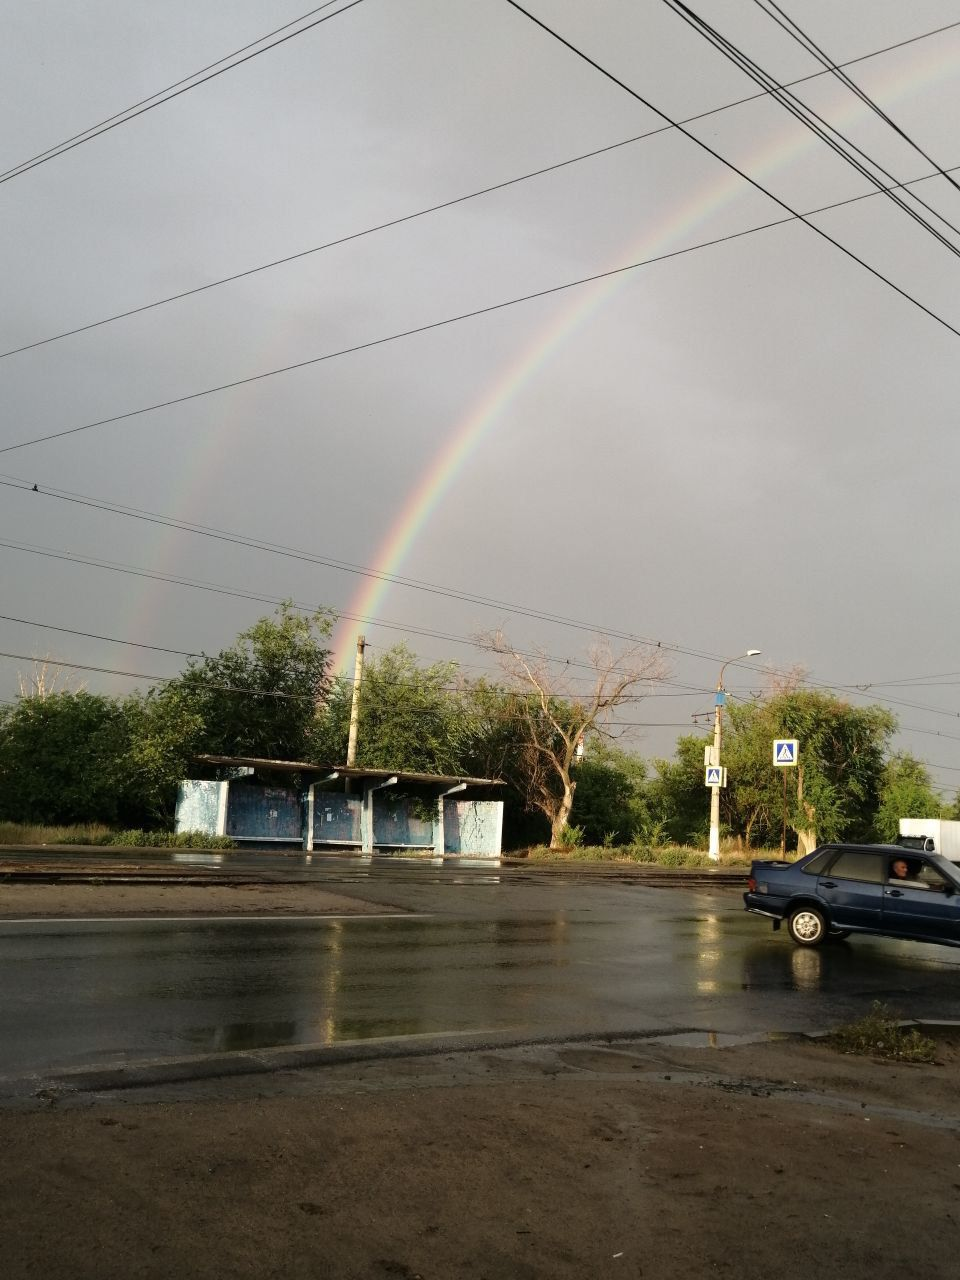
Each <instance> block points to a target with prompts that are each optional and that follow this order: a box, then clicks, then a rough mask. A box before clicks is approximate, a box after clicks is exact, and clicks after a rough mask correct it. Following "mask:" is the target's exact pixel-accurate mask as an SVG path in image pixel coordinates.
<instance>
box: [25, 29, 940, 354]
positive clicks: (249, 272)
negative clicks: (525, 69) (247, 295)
mask: <svg viewBox="0 0 960 1280" xmlns="http://www.w3.org/2000/svg"><path fill="white" fill-rule="evenodd" d="M950 26H960V22H958V23H951V24H950ZM947 29H948V28H944V27H940V28H938V29H937V30H936V31H932V32H925V33H924V34H923V35H919V36H914V37H912V38H911V40H910V41H904V42H902V43H915V42H916V41H918V40H925V39H927V38H929V37H930V36H933V35H940V34H941V33H942V32H943V31H944V30H947ZM900 47H901V45H900V44H896V45H888V46H886V48H884V49H878V50H875V51H874V52H872V53H867V54H862V55H861V56H860V57H858V58H854V59H851V61H850V62H848V63H845V64H843V65H844V66H853V65H854V64H855V63H858V62H863V61H866V60H868V59H870V58H875V57H879V56H880V55H882V54H885V53H889V52H890V51H891V50H893V49H898V48H900ZM826 74H828V73H827V72H826V71H817V72H814V73H813V74H812V75H809V76H803V77H801V78H800V79H799V80H792V81H790V82H789V85H788V87H789V86H794V85H798V84H804V83H806V82H807V81H809V80H816V79H819V78H820V77H821V76H824V75H826ZM767 96H768V95H767V94H766V93H765V92H764V93H757V94H750V95H749V96H748V97H745V98H739V99H737V101H735V102H729V103H726V104H725V105H723V106H721V107H713V108H711V109H710V110H709V111H701V112H699V113H698V114H697V115H694V116H688V117H686V118H685V119H684V120H682V121H681V123H682V124H695V123H696V122H697V121H700V120H706V119H707V118H708V117H710V116H714V115H719V114H720V113H721V112H724V111H731V110H733V109H734V108H735V107H739V106H743V105H744V104H746V103H749V102H756V101H757V100H758V99H760V98H765V97H767ZM672 127H673V126H672V125H660V126H658V127H657V128H656V129H650V130H647V131H646V132H644V133H639V134H635V135H634V136H633V137H631V138H624V139H623V140H622V141H620V142H613V143H610V144H609V145H607V146H604V147H598V148H596V149H594V150H593V151H585V152H583V153H582V154H580V155H578V156H572V157H571V158H570V159H568V160H561V161H559V162H558V163H556V164H550V165H545V166H543V167H542V168H539V169H533V170H531V171H530V172H528V173H524V174H521V175H520V176H518V177H515V178H508V179H506V180H505V181H503V182H497V183H494V184H492V185H491V186H487V187H481V188H479V189H478V190H476V191H471V192H469V193H467V194H466V195H462V196H456V197H454V198H453V199H450V200H443V201H441V202H440V203H439V204H433V205H430V206H428V207H427V208H424V209H418V210H416V211H415V212H414V213H407V214H403V215H401V216H400V217H396V218H390V219H388V220H387V221H386V222H380V223H377V224H376V225H374V226H372V227H366V228H364V229H363V230H361V231H355V232H352V233H350V234H349V235H345V236H339V237H338V238H337V239H335V240H328V241H326V242H324V243H323V244H319V245H314V246H312V247H311V248H309V249H303V250H300V251H299V252H297V253H291V254H287V255H286V256H285V257H282V258H274V259H273V260H272V261H270V262H262V263H260V264H259V265H257V266H255V267H249V268H247V269H246V270H243V271H237V272H234V273H233V274H232V275H228V276H223V277H221V278H220V279H219V280H211V281H208V282H207V283H206V284H202V285H197V286H195V287H193V288H190V289H183V290H181V291H180V292H178V293H173V294H170V295H168V296H167V297H165V298H158V299H155V300H154V301H152V302H146V303H143V304H141V305H139V306H136V307H130V308H128V309H127V310H126V311H118V312H115V313H114V314H113V315H109V316H104V317H102V318H101V319H99V320H93V321H90V322H89V323H88V324H82V325H77V326H76V327H75V328H72V329H65V330H63V331H62V332H61V333H55V334H51V335H49V336H48V337H45V338H38V339H35V340H34V341H32V342H26V343H23V344H22V345H21V346H18V347H11V348H10V350H8V351H2V352H0V360H5V359H7V357H9V356H14V355H19V354H20V353H21V352H24V351H32V350H33V349H34V348H35V347H42V346H46V345H48V344H49V343H52V342H59V341H61V340H62V339H64V338H71V337H74V336H76V335H77V334H81V333H87V332H89V331H90V330H91V329H98V328H100V327H101V326H103V325H108V324H112V323H113V322H114V321H116V320H126V319H128V318H129V317H131V316H136V315H140V314H142V313H143V312H145V311H152V310H154V309H155V308H157V307H163V306H166V305H167V304H168V303H171V302H179V301H182V300H183V299H184V298H190V297H193V296H194V295H196V294H199V293H205V292H207V291H208V290H210V289H217V288H219V287H220V286H221V285H225V284H231V283H233V282H234V281H237V280H243V279H246V278H247V277H248V276H253V275H257V274H258V273H260V272H263V271H270V270H272V269H273V268H274V267H279V266H284V265H286V264H287V263H290V262H296V261H298V260H300V259H302V258H306V257H309V256H311V255H312V254H316V253H323V252H324V251H325V250H327V249H332V248H334V247H336V246H337V245H343V244H348V243H349V242H350V241H352V240H359V239H362V238H363V237H365V236H370V235H374V234H375V233H377V232H380V231H385V230H388V229H389V228H391V227H398V226H401V225H402V224H404V223H406V222H413V221H415V220H416V219H418V218H423V217H426V216H427V215H428V214H433V213H439V212H440V211H442V210H444V209H452V208H454V207H455V206H456V205H459V204H464V203H466V202H467V201H468V200H475V199H477V198H478V197H480V196H485V195H490V194H492V193H493V192H496V191H504V190H506V189H507V188H509V187H512V186H516V185H518V184H519V183H521V182H527V181H529V180H531V179H533V178H539V177H543V176H544V175H545V174H548V173H555V172H556V171H557V170H559V169H564V168H567V167H568V166H570V165H575V164H579V163H580V162H581V161H583V160H591V159H594V158H596V157H597V156H601V155H606V154H608V153H609V152H611V151H616V150H618V149H619V148H621V147H626V146H631V145H632V144H634V143H637V142H643V141H645V140H647V139H649V138H653V137H656V136H657V135H659V134H662V133H669V132H670V130H671V129H672ZM931 163H933V162H932V161H931ZM937 172H938V173H943V172H944V171H943V170H941V169H939V168H938V169H937ZM927 176H929V177H934V176H936V175H935V174H931V175H925V176H922V177H919V178H913V179H911V180H910V182H908V183H902V184H899V185H901V186H904V187H909V186H913V185H914V184H916V183H919V182H924V181H926V180H927ZM951 180H952V179H951ZM875 194H878V193H876V192H867V193H866V194H865V195H863V196H855V197H853V199H852V200H850V201H849V202H848V201H840V202H838V203H837V204H834V205H827V206H825V207H824V208H823V209H814V210H809V211H808V212H807V215H806V216H807V217H811V216H813V214H815V213H823V212H825V211H826V209H833V208H839V207H840V205H842V204H846V203H854V202H855V201H856V200H860V199H867V198H871V197H872V196H873V195H875ZM783 221H784V222H789V221H791V219H789V218H787V219H784V220H783ZM768 225H770V224H768ZM773 225H776V224H773ZM758 229H760V230H762V229H764V228H758Z"/></svg>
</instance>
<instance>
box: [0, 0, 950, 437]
mask: <svg viewBox="0 0 960 1280" xmlns="http://www.w3.org/2000/svg"><path fill="white" fill-rule="evenodd" d="M514 2H515V0H507V3H508V4H514ZM523 12H526V11H525V10H523ZM558 38H560V37H558ZM618 83H619V82H618ZM628 92H632V90H628ZM641 101H644V99H641ZM652 110H656V108H652ZM681 132H684V134H685V136H686V137H689V138H693V140H694V141H695V142H696V143H697V145H698V146H701V147H703V148H704V149H705V150H707V151H709V152H710V154H711V155H717V153H716V152H714V151H713V150H712V148H710V147H708V146H707V145H706V143H702V142H700V141H699V139H697V138H694V135H693V134H689V133H686V131H685V130H682V131H681ZM717 158H718V159H720V160H722V162H723V163H724V164H726V165H728V166H729V167H730V168H731V169H733V170H734V172H735V173H738V174H740V176H741V177H743V178H744V179H745V180H746V181H747V182H749V183H750V184H751V185H753V186H756V187H757V188H758V189H759V190H761V191H763V192H764V194H766V195H769V196H770V199H771V200H773V201H775V203H777V204H779V205H781V206H782V207H783V208H784V209H787V210H788V211H789V213H790V217H789V218H780V219H777V220H775V221H772V222H766V223H762V224H760V225H759V226H756V227H749V228H747V229H746V230H743V231H734V232H730V233H728V234H727V235H723V236H717V237H716V238H715V239H713V240H705V241H701V242H700V243H699V244H696V245H690V246H688V247H687V248H684V249H674V250H672V251H670V252H669V253H662V254H657V255H656V256H655V257H652V258H644V259H642V260H640V261H639V262H631V263H627V264H626V265H625V266H621V267H613V268H611V269H610V270H608V271H598V272H596V273H594V274H593V275H589V276H581V277H580V278H579V279H577V280H568V281H566V282H565V283H563V284H558V285H551V286H550V287H549V288H546V289H538V290H536V291H534V292H533V293H527V294H522V295H521V296H519V297H516V298H507V299H505V300H504V301H501V302H494V303H491V304H490V305H488V306H485V307H476V308H474V309H473V310H471V311H463V312H460V313H459V314H457V315H453V316H446V317H444V318H443V319H442V320H433V321H431V322H429V323H428V324H422V325H416V326H415V327H414V328H412V329H403V330H401V331H399V332H396V333H391V334H387V335H385V336H383V337H379V338H372V339H369V340H368V341H366V342H358V343H354V344H353V345H352V346H349V347H342V348H340V349H339V350H337V351H328V352H325V353H324V354H323V355H319V356H312V357H310V358H309V359H307V360H298V361H296V362H295V363H294V364H288V365H283V366H281V367H280V368H277V369H267V370H265V371H263V372H262V373H255V374H251V375H248V376H247V377H244V378H236V379H234V380H233V381H232V382H223V383H219V384H218V385H217V386H213V387H205V388H204V389H203V390H202V391H192V392H190V393H188V394H187V395H181V396H173V397H171V398H170V399H168V400H161V401H158V402H156V403H154V404H149V405H144V406H142V407H141V408H139V409H129V410H127V411H126V412H124V413H118V414H113V415H112V416H110V417H108V418H98V419H97V420H96V421H94V422H85V423H82V424H81V425H80V426H77V427H67V428H64V429H63V430H62V431H51V432H48V433H47V434H46V435H42V436H34V437H32V438H30V439H28V440H20V441H17V443H16V444H8V445H4V446H3V447H2V448H0V454H3V453H13V452H14V451H16V450H18V449H29V448H32V447H33V446H34V445H37V444H46V443H48V442H49V441H51V440H62V439H63V438H65V437H66V436H73V435H79V434H80V433H81V432H83V431H92V430H93V429H94V428H97V427H105V426H110V425H112V424H114V423H117V422H126V421H129V420H130V419H131V418H138V417H142V416H143V415H144V414H148V413H156V412H157V411H158V410H160V409H170V408H173V407H174V406H176V405H181V404H188V403H190V402H191V401H194V400H201V399H204V398H205V397H207V396H212V395H218V394H219V393H220V392H222V391H232V390H236V389H237V388H238V387H245V386H249V385H250V384H251V383H254V382H262V381H264V380H266V379H267V378H275V377H278V376H279V375H281V374H285V373H293V372H294V371H296V370H298V369H307V368H310V367H311V366H313V365H318V364H323V363H325V362H327V361H329V360H337V359H339V358H341V357H342V356H348V355H355V354H357V353H358V352H360V351H369V350H371V349H372V348H374V347H380V346H385V345H386V344H388V343H391V342H398V341H400V340H401V339H404V338H412V337H415V336H417V335H419V334H423V333H430V332H432V331H434V330H436V329H443V328H445V327H447V326H448V325H453V324H459V323H461V322H462V321H464V320H473V319H476V318H478V317H479V316H485V315H491V314H493V313H494V312H497V311H503V310H506V309H507V308H508V307H514V306H518V305H519V304H521V303H524V302H533V301H536V300H537V299H540V298H548V297H551V296H552V295H554V294H558V293H563V292H565V291H566V290H568V289H576V288H580V287H581V286H582V285H587V284H595V283H596V282H597V281H599V280H608V279H610V278H611V277H613V276H617V275H624V274H625V273H627V272H628V271H636V270H638V269H639V268H640V267H646V266H650V265H652V264H654V263H657V262H666V261H669V260H670V259H671V258H680V257H683V256H684V255H685V254H688V253H694V252H696V251H697V250H700V249H708V248H712V247H713V246H715V245H719V244H726V243H727V242H728V241H731V240H738V239H741V238H743V237H744V236H748V235H752V234H754V232H757V231H766V230H768V229H769V228H771V227H777V226H783V225H784V224H785V223H788V222H792V221H799V222H802V223H803V224H804V225H805V226H807V227H810V228H811V229H812V230H813V231H815V232H816V234H817V235H818V236H821V237H822V238H823V239H824V240H827V241H828V242H829V243H830V244H832V245H834V246H835V247H836V248H838V249H839V250H840V252H841V253H843V254H844V255H845V256H846V257H848V258H851V259H852V260H853V261H854V262H858V263H859V264H860V265H861V266H862V267H863V268H864V269H865V270H866V271H869V272H870V274H871V275H873V276H876V278H877V279H878V280H881V281H882V282H883V283H884V284H887V285H889V286H890V288H891V289H893V290H894V291H895V292H896V293H898V294H900V296H901V297H903V298H905V299H906V300H907V301H908V302H911V303H913V304H914V306H916V307H918V308H919V310H921V311H923V312H924V313H925V314H926V315H928V316H930V318H931V319H933V320H936V321H937V323H938V324H940V325H942V326H943V327H944V328H945V329H948V330H949V331H950V332H951V333H952V334H954V335H955V336H956V337H960V329H957V328H955V327H954V326H953V325H952V324H950V323H949V321H947V320H944V319H943V317H942V316H939V315H937V313H936V312H935V311H932V310H931V309H930V308H929V307H927V306H925V305H924V303H922V302H920V301H918V299H916V298H914V297H913V296H912V294H909V293H907V291H906V290H905V289H902V288H901V287H900V286H899V285H897V284H894V283H893V281H892V280H890V279H888V277H887V276H885V275H883V274H882V272H880V271H877V270H876V268H874V267H871V266H870V265H869V264H868V263H866V262H865V261H864V260H863V259H862V258H859V257H858V256H857V255H856V254H855V253H853V252H852V250H850V249H847V248H845V247H844V245H842V244H840V243H839V241H837V240H834V239H833V237H832V236H830V235H828V234H827V233H826V232H825V231H822V230H821V229H820V228H819V227H818V226H817V225H816V223H813V222H811V221H810V220H809V219H810V217H811V216H812V215H811V214H803V213H798V212H796V211H795V210H793V209H791V208H790V206H789V205H787V204H785V203H784V201H782V200H780V199H779V197H778V196H775V195H773V194H772V193H771V192H769V191H767V190H766V188H764V187H761V186H760V184H759V183H756V182H755V181H754V179H752V178H750V177H748V176H747V175H746V174H744V173H743V172H742V171H741V170H740V169H737V167H736V166H735V165H733V164H731V163H730V161H727V160H723V157H721V156H719V155H717ZM858 198H859V199H862V198H863V197H862V196H861V197H855V199H858ZM849 203H852V201H849V200H845V201H838V202H836V203H834V204H831V205H824V206H823V207H822V208H820V209H816V210H814V211H813V213H823V212H825V211H827V210H828V209H833V208H838V207H839V206H840V205H841V204H849Z"/></svg>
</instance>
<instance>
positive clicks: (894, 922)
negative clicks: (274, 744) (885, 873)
mask: <svg viewBox="0 0 960 1280" xmlns="http://www.w3.org/2000/svg"><path fill="white" fill-rule="evenodd" d="M910 863H911V867H910V879H908V880H900V879H895V878H893V877H890V878H889V879H888V881H887V883H886V884H885V885H884V887H883V925H882V927H883V931H884V933H896V934H897V935H899V936H900V937H905V938H924V939H926V940H928V941H930V942H936V941H938V940H939V941H942V942H957V941H960V895H958V894H957V893H956V891H955V886H954V885H952V884H951V883H950V882H949V881H948V880H947V879H946V877H945V876H943V875H942V873H941V872H940V871H939V870H938V868H937V867H935V866H933V865H932V864H931V863H930V862H928V861H927V859H926V858H918V857H916V856H915V855H912V856H911V857H910Z"/></svg>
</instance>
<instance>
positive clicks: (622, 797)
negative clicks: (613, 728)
mask: <svg viewBox="0 0 960 1280" xmlns="http://www.w3.org/2000/svg"><path fill="white" fill-rule="evenodd" d="M575 773H576V783H577V790H576V796H575V799H574V802H573V811H572V813H571V818H572V821H573V823H574V824H575V825H576V826H578V827H580V828H581V829H582V831H583V839H584V842H585V843H586V844H617V845H622V844H632V843H633V842H634V841H636V840H642V839H648V840H649V839H651V838H652V837H653V835H654V832H655V827H656V825H657V824H656V823H655V821H654V819H653V818H652V816H651V812H650V804H649V797H648V794H647V787H646V781H647V766H646V763H645V762H644V761H643V760H642V759H641V758H640V756H637V755H632V754H631V753H630V752H629V751H624V750H623V749H622V748H620V747H618V746H615V745H614V744H613V743H610V742H605V741H604V740H603V739H602V738H598V737H597V736H596V735H594V736H592V737H591V739H590V743H589V745H588V746H587V748H586V751H585V754H584V757H583V759H582V760H581V761H580V763H579V764H578V765H577V766H576V769H575Z"/></svg>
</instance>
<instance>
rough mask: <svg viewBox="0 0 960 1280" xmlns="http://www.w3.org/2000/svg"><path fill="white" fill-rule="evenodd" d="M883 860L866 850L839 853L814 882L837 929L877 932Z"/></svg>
mask: <svg viewBox="0 0 960 1280" xmlns="http://www.w3.org/2000/svg"><path fill="white" fill-rule="evenodd" d="M885 871H886V866H885V863H884V859H883V858H882V857H880V856H879V855H877V854H876V853H873V852H871V851H870V850H867V849H842V850H841V851H840V852H839V853H838V855H837V857H836V858H834V859H833V861H832V862H831V863H830V864H829V866H828V867H827V870H826V871H825V872H823V873H822V874H821V876H820V878H819V880H818V881H817V892H818V894H819V896H820V897H821V898H822V899H823V901H824V903H825V904H826V907H827V909H828V911H829V912H830V920H831V923H832V924H834V925H835V926H836V927H837V928H838V929H879V928H880V917H881V911H882V906H883V877H884V874H885Z"/></svg>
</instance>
